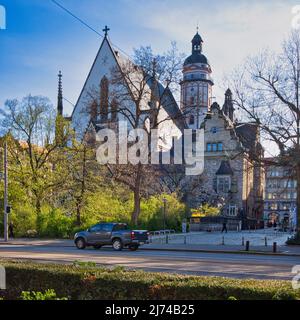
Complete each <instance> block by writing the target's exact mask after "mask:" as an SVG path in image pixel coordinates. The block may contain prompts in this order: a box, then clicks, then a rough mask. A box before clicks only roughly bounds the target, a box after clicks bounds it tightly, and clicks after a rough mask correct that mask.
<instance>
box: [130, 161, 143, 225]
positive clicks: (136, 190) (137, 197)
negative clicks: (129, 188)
mask: <svg viewBox="0 0 300 320" xmlns="http://www.w3.org/2000/svg"><path fill="white" fill-rule="evenodd" d="M141 169H142V166H141V164H140V163H139V164H138V166H137V172H136V179H135V188H134V190H133V194H134V209H133V213H132V217H131V223H132V224H134V225H137V223H138V218H139V215H140V211H141V195H140V187H141V177H142V172H141Z"/></svg>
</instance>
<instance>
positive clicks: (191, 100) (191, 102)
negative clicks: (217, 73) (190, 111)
mask: <svg viewBox="0 0 300 320" xmlns="http://www.w3.org/2000/svg"><path fill="white" fill-rule="evenodd" d="M194 103H195V97H191V98H190V104H191V105H192V106H193V105H194Z"/></svg>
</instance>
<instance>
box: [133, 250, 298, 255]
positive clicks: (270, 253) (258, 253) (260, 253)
mask: <svg viewBox="0 0 300 320" xmlns="http://www.w3.org/2000/svg"><path fill="white" fill-rule="evenodd" d="M139 250H144V251H147V250H149V251H176V252H205V253H230V254H248V255H251V254H252V255H265V256H282V257H300V254H297V253H282V252H277V253H273V252H264V251H243V250H240V251H233V250H209V249H176V248H140V249H139Z"/></svg>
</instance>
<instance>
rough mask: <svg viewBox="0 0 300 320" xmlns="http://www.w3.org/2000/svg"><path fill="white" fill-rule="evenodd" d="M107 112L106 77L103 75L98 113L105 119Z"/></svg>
mask: <svg viewBox="0 0 300 320" xmlns="http://www.w3.org/2000/svg"><path fill="white" fill-rule="evenodd" d="M107 114H108V79H107V78H106V77H105V76H104V77H103V78H102V80H101V83H100V115H101V117H102V118H103V119H107Z"/></svg>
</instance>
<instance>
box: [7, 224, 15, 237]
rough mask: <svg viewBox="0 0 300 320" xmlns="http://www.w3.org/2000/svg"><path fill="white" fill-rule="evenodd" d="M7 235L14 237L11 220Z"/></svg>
mask: <svg viewBox="0 0 300 320" xmlns="http://www.w3.org/2000/svg"><path fill="white" fill-rule="evenodd" d="M8 232H9V237H10V238H14V237H15V235H14V224H13V223H12V222H11V223H10V224H9V226H8Z"/></svg>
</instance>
